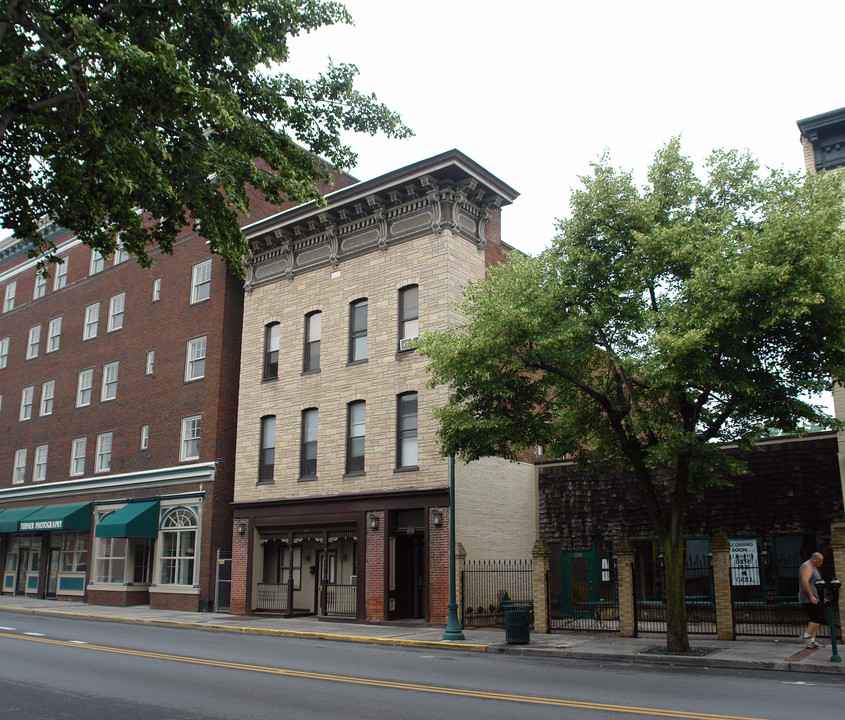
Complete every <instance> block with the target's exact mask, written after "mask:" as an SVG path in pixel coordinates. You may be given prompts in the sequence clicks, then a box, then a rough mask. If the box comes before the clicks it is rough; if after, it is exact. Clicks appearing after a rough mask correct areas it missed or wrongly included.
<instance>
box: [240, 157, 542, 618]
mask: <svg viewBox="0 0 845 720" xmlns="http://www.w3.org/2000/svg"><path fill="white" fill-rule="evenodd" d="M516 197H517V193H516V192H515V191H514V190H513V189H512V188H510V187H509V186H507V185H506V184H505V183H503V182H502V181H500V180H499V179H497V178H496V177H494V176H493V175H491V174H490V173H488V172H487V171H486V170H485V169H484V168H482V167H480V166H479V165H478V164H476V163H475V162H473V161H472V160H471V159H469V158H468V157H466V156H465V155H463V154H462V153H460V152H458V151H454V150H453V151H450V152H447V153H443V154H441V155H438V156H436V157H433V158H430V159H428V160H424V161H422V162H419V163H415V164H413V165H410V166H408V167H405V168H402V169H400V170H396V171H394V172H391V173H388V174H387V175H383V176H381V177H379V178H376V179H375V180H371V181H368V182H364V183H359V184H357V185H353V186H351V187H348V188H344V189H342V190H339V191H337V192H335V193H332V194H331V195H329V196H327V198H326V199H327V205H326V206H325V207H318V206H316V205H314V204H309V205H304V206H300V207H298V208H294V209H292V210H288V211H285V212H283V213H280V214H279V215H277V216H274V217H271V218H268V219H266V220H262V221H261V222H258V223H256V224H254V225H251V226H247V227H246V228H244V232H245V234H246V237H247V239H248V240H249V241H250V243H251V245H252V248H253V256H252V259H251V261H250V263H249V266H248V272H249V278H248V281H247V293H246V296H245V303H244V326H243V350H242V354H241V376H240V405H239V419H238V450H237V457H236V469H235V493H234V497H235V503H234V547H233V585H232V608H233V610H234V611H235V612H250V611H253V610H258V611H273V612H280V613H285V614H294V613H315V614H318V615H339V616H345V617H354V618H358V619H361V620H400V619H408V618H411V619H425V620H429V621H442V620H445V616H446V603H447V586H446V583H447V578H448V527H449V517H448V508H449V493H448V482H449V478H448V462H447V461H445V460H443V459H442V458H441V457H440V455H439V451H438V445H437V442H436V437H435V432H436V421H435V419H434V417H433V415H432V411H433V410H434V409H435V408H436V407H438V406H440V405H441V404H443V403H444V401H445V399H446V393H447V389H446V388H445V387H436V388H431V387H428V385H427V380H428V376H427V372H426V369H425V364H426V363H425V359H424V358H422V357H420V356H419V355H417V354H416V353H415V352H414V351H413V349H412V345H411V341H412V340H413V338H415V337H416V336H417V335H418V334H419V333H420V332H424V331H426V330H435V329H441V328H445V327H448V326H454V325H458V324H460V322H461V317H460V316H459V315H458V314H457V311H456V309H455V306H456V304H457V302H458V301H460V299H461V297H462V290H463V288H464V286H465V285H466V283H467V282H468V281H471V280H477V279H480V278H481V277H483V275H484V273H485V268H486V267H487V265H488V264H491V263H494V262H498V261H500V260H501V259H502V258H503V257H504V251H505V250H506V249H507V247H506V246H504V245H503V243H502V241H501V237H500V222H499V221H500V211H501V208H502V206H505V205H507V204H509V203H511V202H512V201H513V200H514V199H515V198H516ZM456 477H457V485H458V489H457V493H456V495H457V498H458V499H459V502H458V509H457V517H458V522H457V524H456V533H457V535H458V540H459V541H463V542H465V543H466V544H468V545H469V546H471V547H473V548H478V552H481V551H482V550H483V549H484V548H487V547H490V548H492V549H493V550H492V551H493V552H495V553H501V552H507V544H508V543H507V539H508V538H509V537H510V538H512V537H513V535H514V523H515V524H516V525H518V527H519V532H518V533H517V534H518V535H520V538H521V539H520V540H519V541H518V542H517V544H520V543H521V545H520V547H519V549H518V550H517V551H516V552H517V553H518V555H519V556H525V555H526V554H527V553H528V551H530V547H531V544H532V543H533V540H534V538H535V537H536V529H535V525H536V485H535V475H534V469H533V466H532V465H531V464H529V463H526V464H519V463H501V462H500V461H496V460H485V461H482V462H481V463H477V464H473V465H469V466H461V465H460V464H459V469H458V471H457V472H456ZM479 488H484V489H483V490H479ZM462 497H463V498H466V499H467V501H466V502H464V503H463V504H461V502H460V499H461V498H462ZM473 499H474V500H473ZM523 546H524V547H523ZM503 548H505V549H504V550H503Z"/></svg>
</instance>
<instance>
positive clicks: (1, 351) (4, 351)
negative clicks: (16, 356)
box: [0, 337, 9, 370]
mask: <svg viewBox="0 0 845 720" xmlns="http://www.w3.org/2000/svg"><path fill="white" fill-rule="evenodd" d="M8 362H9V338H7V337H4V338H3V339H2V340H0V370H2V369H3V368H4V367H6V365H7V364H8Z"/></svg>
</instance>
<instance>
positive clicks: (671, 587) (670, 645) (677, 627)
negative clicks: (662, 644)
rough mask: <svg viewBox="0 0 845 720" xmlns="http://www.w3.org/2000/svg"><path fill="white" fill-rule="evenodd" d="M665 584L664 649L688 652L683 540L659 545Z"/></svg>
mask: <svg viewBox="0 0 845 720" xmlns="http://www.w3.org/2000/svg"><path fill="white" fill-rule="evenodd" d="M661 546H662V549H663V562H664V572H665V583H666V649H667V650H668V651H669V652H686V651H687V650H689V637H688V636H687V605H686V592H685V580H686V567H685V564H686V556H685V554H684V540H683V538H678V540H676V541H675V542H674V543H673V542H671V541H670V539H669V538H664V540H663V542H662V543H661Z"/></svg>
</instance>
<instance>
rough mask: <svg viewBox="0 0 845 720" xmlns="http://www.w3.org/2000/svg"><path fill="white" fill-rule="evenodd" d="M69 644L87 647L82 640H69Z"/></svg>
mask: <svg viewBox="0 0 845 720" xmlns="http://www.w3.org/2000/svg"><path fill="white" fill-rule="evenodd" d="M70 644H71V645H87V644H88V643H87V642H85V641H84V640H71V641H70Z"/></svg>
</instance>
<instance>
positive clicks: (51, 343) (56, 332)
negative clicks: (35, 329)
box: [44, 317, 62, 353]
mask: <svg viewBox="0 0 845 720" xmlns="http://www.w3.org/2000/svg"><path fill="white" fill-rule="evenodd" d="M61 342H62V318H61V317H55V318H53V319H52V320H50V322H49V323H48V324H47V347H46V348H45V349H44V352H45V353H51V352H56V350H58V349H59V345H61Z"/></svg>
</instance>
